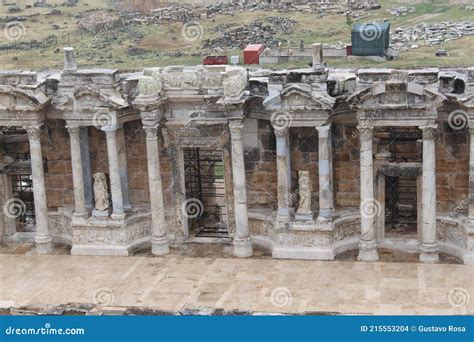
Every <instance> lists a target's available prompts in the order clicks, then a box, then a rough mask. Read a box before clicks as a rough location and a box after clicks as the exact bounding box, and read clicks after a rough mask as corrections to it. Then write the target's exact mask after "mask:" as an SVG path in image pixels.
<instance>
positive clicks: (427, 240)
mask: <svg viewBox="0 0 474 342" xmlns="http://www.w3.org/2000/svg"><path fill="white" fill-rule="evenodd" d="M436 127H437V126H436V125H433V126H423V127H420V129H421V130H422V131H423V173H422V181H421V183H422V187H423V188H422V190H421V191H422V194H421V210H422V215H421V217H422V220H423V223H422V228H421V253H420V261H421V262H436V261H438V260H439V257H438V241H437V235H436V172H435V164H436V154H435V141H434V137H435V129H436ZM471 153H472V152H471Z"/></svg>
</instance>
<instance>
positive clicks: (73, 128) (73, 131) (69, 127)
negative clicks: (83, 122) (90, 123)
mask: <svg viewBox="0 0 474 342" xmlns="http://www.w3.org/2000/svg"><path fill="white" fill-rule="evenodd" d="M66 128H67V130H68V132H69V134H74V135H76V134H77V135H79V133H80V132H81V126H72V125H67V126H66Z"/></svg>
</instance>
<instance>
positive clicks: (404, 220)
mask: <svg viewBox="0 0 474 342" xmlns="http://www.w3.org/2000/svg"><path fill="white" fill-rule="evenodd" d="M421 139H422V135H421V132H420V130H419V129H418V128H416V127H390V128H387V129H386V130H385V131H384V132H383V134H382V135H381V141H380V144H381V146H383V147H384V149H385V150H387V151H388V152H390V158H389V162H390V170H391V171H392V172H393V173H392V172H391V173H390V174H388V175H387V174H386V177H385V226H386V229H387V232H393V233H401V234H412V233H416V231H417V219H418V217H417V215H418V208H417V203H418V202H417V195H418V194H417V185H418V182H417V178H418V173H417V169H416V167H412V166H409V165H414V164H413V163H420V162H421V161H422V160H421V159H422V156H421V153H420V152H421V141H422V140H421Z"/></svg>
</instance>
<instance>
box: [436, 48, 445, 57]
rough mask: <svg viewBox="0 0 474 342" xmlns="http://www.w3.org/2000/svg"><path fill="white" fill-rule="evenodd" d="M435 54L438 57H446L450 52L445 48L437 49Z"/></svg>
mask: <svg viewBox="0 0 474 342" xmlns="http://www.w3.org/2000/svg"><path fill="white" fill-rule="evenodd" d="M435 56H436V57H446V56H448V52H447V51H446V50H445V49H438V50H436V53H435Z"/></svg>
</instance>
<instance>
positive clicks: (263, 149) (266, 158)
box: [243, 120, 277, 209]
mask: <svg viewBox="0 0 474 342" xmlns="http://www.w3.org/2000/svg"><path fill="white" fill-rule="evenodd" d="M243 138H244V139H243V140H244V144H245V151H244V154H245V156H244V158H245V171H246V177H247V201H248V204H249V207H250V208H270V209H275V208H276V197H277V177H276V141H275V135H274V133H273V129H272V127H271V125H270V123H269V122H268V121H263V120H247V122H246V131H245V132H244V133H243Z"/></svg>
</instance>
